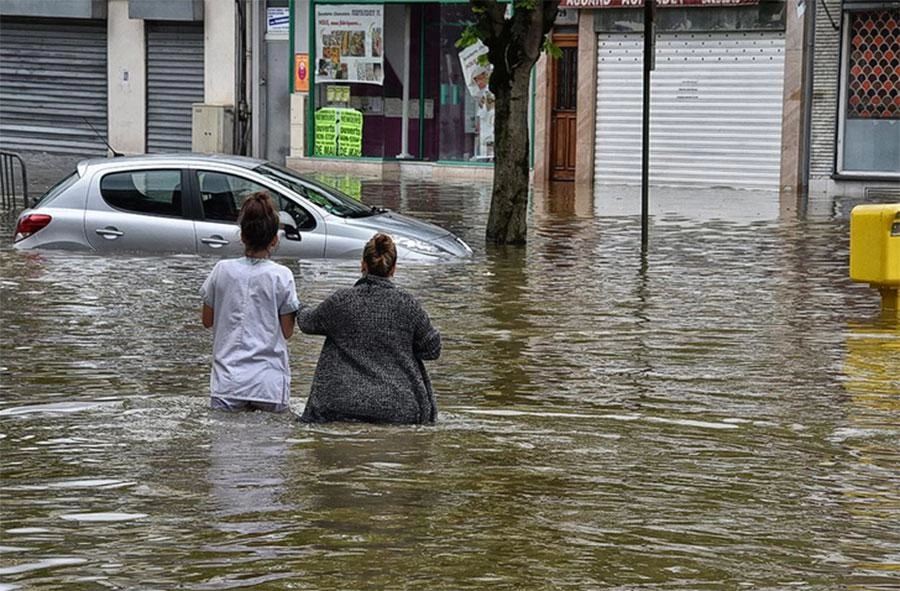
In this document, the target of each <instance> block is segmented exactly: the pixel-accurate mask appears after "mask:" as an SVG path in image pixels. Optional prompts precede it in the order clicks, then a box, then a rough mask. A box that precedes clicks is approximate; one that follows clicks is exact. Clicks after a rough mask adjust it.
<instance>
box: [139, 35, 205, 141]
mask: <svg viewBox="0 0 900 591" xmlns="http://www.w3.org/2000/svg"><path fill="white" fill-rule="evenodd" d="M202 102H203V23H197V24H195V23H177V24H157V23H148V24H147V152H148V153H161V152H189V151H191V117H192V113H193V110H192V106H193V104H194V103H202Z"/></svg>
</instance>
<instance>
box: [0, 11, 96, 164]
mask: <svg viewBox="0 0 900 591" xmlns="http://www.w3.org/2000/svg"><path fill="white" fill-rule="evenodd" d="M106 93H107V82H106V23H105V22H83V23H77V24H76V23H72V22H71V21H70V22H67V23H58V22H52V21H46V20H39V19H15V18H11V17H4V18H3V19H2V21H0V147H2V148H4V149H8V150H13V151H17V150H36V151H42V152H48V153H51V154H74V155H78V156H104V155H106V145H105V144H104V139H105V138H106V121H107V101H106ZM91 125H92V126H93V127H94V129H96V132H94V131H93V130H91V127H90V126H91Z"/></svg>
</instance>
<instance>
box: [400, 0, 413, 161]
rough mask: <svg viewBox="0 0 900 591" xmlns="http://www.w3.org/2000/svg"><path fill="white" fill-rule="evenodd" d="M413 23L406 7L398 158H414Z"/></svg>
mask: <svg viewBox="0 0 900 591" xmlns="http://www.w3.org/2000/svg"><path fill="white" fill-rule="evenodd" d="M411 22H412V7H411V6H410V5H409V4H407V5H406V22H405V23H404V25H403V28H404V32H403V109H402V117H403V121H401V122H400V133H401V134H402V135H401V136H400V153H399V154H397V158H412V154H410V153H409V35H410V30H411V28H412V27H411V26H410V23H411Z"/></svg>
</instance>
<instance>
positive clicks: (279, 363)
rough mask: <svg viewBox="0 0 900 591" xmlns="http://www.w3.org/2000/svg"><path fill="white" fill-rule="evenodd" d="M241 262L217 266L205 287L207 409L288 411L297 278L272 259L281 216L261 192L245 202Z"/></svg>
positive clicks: (202, 294) (242, 219)
mask: <svg viewBox="0 0 900 591" xmlns="http://www.w3.org/2000/svg"><path fill="white" fill-rule="evenodd" d="M238 223H239V224H240V226H241V242H243V243H244V256H243V257H241V258H239V259H227V260H221V261H219V262H218V263H216V266H215V267H213V270H212V272H211V273H210V274H209V277H207V279H206V281H205V282H204V283H203V287H202V288H201V289H200V294H201V296H202V298H203V312H202V317H203V326H205V327H206V328H210V327H212V329H213V364H212V372H211V375H210V380H209V388H210V396H211V400H210V403H211V406H212V408H216V409H222V410H257V409H258V410H266V411H271V412H283V411H285V410H288V409H289V408H290V392H291V370H290V366H289V365H288V349H287V339H289V338H291V335H292V334H293V332H294V318H295V315H296V312H297V310H298V309H299V308H300V302H299V301H298V299H297V290H296V287H295V285H294V275H293V273H291V271H290V269H288V268H287V267H285V266H284V265H279V264H278V263H275V262H272V261H271V260H269V256H270V255H271V253H272V251H273V250H274V249H275V247H276V246H277V245H278V228H279V220H278V212H277V210H276V208H275V203H274V202H273V201H272V198H271V197H269V195H267V194H266V193H265V192H262V191H260V192H258V193H254V194H253V195H250V196H249V197H248V198H247V199H246V200H245V201H244V204H243V205H242V206H241V212H240V215H239V217H238Z"/></svg>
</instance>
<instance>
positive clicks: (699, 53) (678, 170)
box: [595, 32, 784, 190]
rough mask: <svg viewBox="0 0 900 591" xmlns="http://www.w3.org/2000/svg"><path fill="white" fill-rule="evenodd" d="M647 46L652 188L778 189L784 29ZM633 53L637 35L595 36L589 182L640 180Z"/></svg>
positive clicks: (639, 53)
mask: <svg viewBox="0 0 900 591" xmlns="http://www.w3.org/2000/svg"><path fill="white" fill-rule="evenodd" d="M656 49H657V52H656V69H655V70H654V71H653V72H652V73H651V105H650V182H651V184H654V185H673V186H697V187H711V186H723V187H732V188H759V189H773V190H774V189H777V188H778V186H779V173H780V165H781V112H782V103H783V96H782V91H783V87H784V36H783V34H782V33H771V32H769V33H679V34H664V35H660V36H659V37H658V41H657V46H656ZM642 59H643V38H642V35H640V34H633V33H632V34H600V35H599V36H598V64H597V91H598V92H597V128H596V130H597V133H596V152H595V181H596V182H597V183H598V184H620V185H631V184H640V172H641V105H642V100H643V97H642V89H641V85H642Z"/></svg>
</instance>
